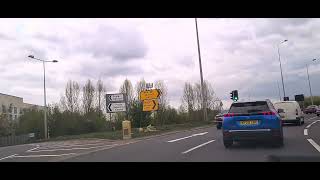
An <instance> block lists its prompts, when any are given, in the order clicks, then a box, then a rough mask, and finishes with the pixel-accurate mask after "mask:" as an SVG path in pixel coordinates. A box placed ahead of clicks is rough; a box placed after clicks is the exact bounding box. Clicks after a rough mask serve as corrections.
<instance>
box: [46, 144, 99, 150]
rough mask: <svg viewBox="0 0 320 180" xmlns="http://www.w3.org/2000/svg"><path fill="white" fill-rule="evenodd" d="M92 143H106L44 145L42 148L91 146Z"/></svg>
mask: <svg viewBox="0 0 320 180" xmlns="http://www.w3.org/2000/svg"><path fill="white" fill-rule="evenodd" d="M91 145H104V143H95V144H75V145H53V146H50V145H48V146H43V147H41V149H49V148H61V147H79V146H91Z"/></svg>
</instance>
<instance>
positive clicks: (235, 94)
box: [233, 90, 239, 101]
mask: <svg viewBox="0 0 320 180" xmlns="http://www.w3.org/2000/svg"><path fill="white" fill-rule="evenodd" d="M238 99H239V97H238V90H234V92H233V100H234V101H238Z"/></svg>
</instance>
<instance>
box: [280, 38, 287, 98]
mask: <svg viewBox="0 0 320 180" xmlns="http://www.w3.org/2000/svg"><path fill="white" fill-rule="evenodd" d="M287 41H288V40H287V39H285V40H284V41H282V42H281V43H279V44H278V54H279V63H280V72H281V81H282V89H283V98H285V97H286V91H285V88H284V82H283V74H282V65H281V60H280V47H279V46H280V45H281V44H283V43H285V42H287Z"/></svg>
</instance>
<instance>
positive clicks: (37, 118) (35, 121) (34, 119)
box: [17, 109, 44, 138]
mask: <svg viewBox="0 0 320 180" xmlns="http://www.w3.org/2000/svg"><path fill="white" fill-rule="evenodd" d="M17 132H18V133H19V134H26V133H35V135H36V138H43V137H44V121H43V111H38V110H35V109H31V110H28V111H26V112H25V113H24V114H23V115H22V116H21V117H20V122H19V127H18V129H17Z"/></svg>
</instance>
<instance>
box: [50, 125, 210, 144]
mask: <svg viewBox="0 0 320 180" xmlns="http://www.w3.org/2000/svg"><path fill="white" fill-rule="evenodd" d="M213 124H214V123H213V122H194V123H185V124H170V125H163V126H156V129H157V131H153V132H139V130H138V128H133V129H132V138H138V137H145V136H152V135H159V134H163V133H167V132H171V131H179V130H188V129H192V128H195V127H201V126H206V125H213ZM88 138H98V139H110V140H121V139H122V131H121V130H117V131H108V132H94V133H88V134H80V135H69V136H60V137H56V138H51V139H50V140H49V141H59V140H71V139H88Z"/></svg>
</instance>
